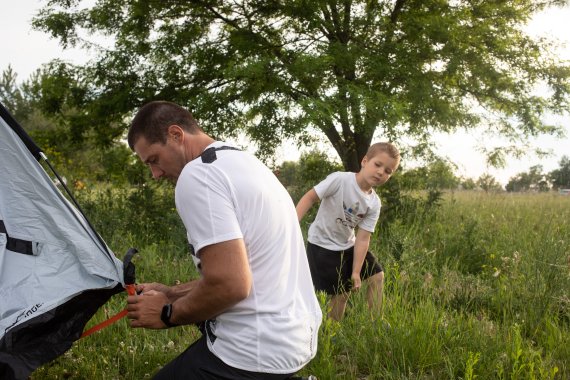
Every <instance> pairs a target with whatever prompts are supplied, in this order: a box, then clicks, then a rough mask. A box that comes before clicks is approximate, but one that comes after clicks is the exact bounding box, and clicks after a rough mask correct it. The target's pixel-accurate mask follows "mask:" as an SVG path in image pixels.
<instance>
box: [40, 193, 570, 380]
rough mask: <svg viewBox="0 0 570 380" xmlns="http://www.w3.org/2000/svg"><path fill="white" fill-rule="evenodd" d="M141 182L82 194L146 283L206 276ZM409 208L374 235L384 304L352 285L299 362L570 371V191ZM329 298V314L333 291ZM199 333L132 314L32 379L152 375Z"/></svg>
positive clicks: (164, 201)
mask: <svg viewBox="0 0 570 380" xmlns="http://www.w3.org/2000/svg"><path fill="white" fill-rule="evenodd" d="M137 191H138V192H137ZM137 191H135V192H134V193H133V192H131V191H126V190H113V191H110V192H107V191H104V192H98V193H95V192H92V193H90V194H87V195H85V196H84V197H83V199H82V202H83V204H87V205H88V206H87V207H86V209H87V211H88V213H89V216H90V218H91V219H92V221H93V222H94V224H95V225H96V226H98V227H97V228H98V229H99V228H100V230H99V232H101V234H102V235H103V237H104V238H105V239H106V240H107V242H108V243H109V245H110V246H111V247H112V248H114V249H115V251H116V252H123V251H125V250H126V249H127V248H128V247H129V246H137V247H138V248H139V250H140V254H139V257H137V259H136V265H137V276H138V280H139V281H140V282H144V281H161V282H164V283H168V284H173V283H176V282H177V281H185V280H187V279H188V278H192V277H195V276H196V273H195V271H194V269H193V264H192V263H191V259H190V258H189V255H187V253H186V251H187V249H186V242H185V236H184V229H183V228H182V226H181V224H180V221H179V220H178V219H177V216H176V212H175V210H174V209H173V207H174V205H173V203H172V199H171V196H169V195H168V194H169V190H168V189H166V190H164V189H154V188H153V189H151V190H150V191H151V193H148V194H147V193H145V192H146V191H149V190H140V189H139V190H137ZM129 202H130V203H129ZM420 214H421V215H420ZM414 215H416V217H414ZM411 216H412V217H410V215H405V216H404V215H402V216H401V217H396V218H395V219H393V220H392V221H391V223H390V224H389V225H388V226H384V227H383V228H379V229H378V230H379V231H380V230H381V231H382V233H380V232H377V233H375V234H374V235H373V241H372V247H371V249H372V250H373V251H374V252H375V253H376V254H377V256H378V257H379V260H380V261H381V263H382V264H383V266H384V268H385V272H386V283H385V301H384V308H383V316H382V317H381V318H378V317H377V316H374V317H373V316H371V315H370V312H369V310H368V308H367V306H366V302H365V297H364V294H363V293H364V292H359V293H354V294H353V295H352V296H351V299H350V303H349V308H348V310H347V314H346V316H345V318H344V320H343V321H342V322H340V323H338V322H335V321H332V320H330V319H328V318H325V319H324V320H323V325H322V328H321V331H320V336H319V348H318V353H317V356H316V358H315V359H314V360H313V361H312V362H311V363H309V365H307V366H306V368H304V369H303V371H301V373H302V374H309V373H311V374H314V375H316V376H317V377H318V378H319V379H321V380H323V379H398V380H400V379H402V380H403V379H465V380H473V379H505V380H506V379H568V378H570V294H569V291H570V223H569V221H570V197H563V196H558V195H551V194H540V195H538V194H528V195H520V194H515V195H512V194H484V193H472V192H461V193H455V194H447V195H446V196H445V197H444V198H443V200H442V202H441V204H440V206H439V207H436V208H433V209H431V211H430V212H428V213H425V212H424V213H419V212H418V213H417V214H411ZM136 218H138V220H135V219H136ZM157 221H158V223H157ZM103 231H104V232H103ZM319 299H320V302H321V306H322V308H323V311H324V313H325V314H326V312H327V299H326V297H325V296H324V294H319ZM124 306H125V296H124V295H117V296H115V297H114V298H113V299H112V300H111V301H110V302H108V303H107V304H106V305H105V307H103V308H102V309H101V310H99V312H98V313H97V314H96V316H95V317H94V318H93V320H92V321H91V322H90V325H91V324H95V323H97V322H100V321H102V320H104V319H105V318H106V317H108V316H109V315H112V314H114V313H116V312H118V311H120V310H121V309H122V308H123V307H124ZM198 335H199V333H198V331H197V329H196V328H194V327H190V326H187V327H183V328H176V329H169V330H163V331H150V330H149V331H145V330H133V329H131V328H129V327H128V325H127V322H126V321H125V320H122V321H120V322H118V323H116V324H115V325H113V326H111V327H108V328H106V329H104V330H102V331H101V332H99V333H96V334H94V335H92V336H89V337H87V338H84V339H81V340H80V341H78V342H77V343H76V344H75V345H74V347H73V348H72V349H71V350H70V351H69V352H67V353H66V354H65V355H63V356H62V357H60V358H58V359H57V360H55V361H54V362H52V363H49V364H47V365H45V366H43V367H42V368H40V369H38V370H37V371H36V372H35V373H34V374H33V376H32V379H67V378H71V379H88V378H89V379H144V378H150V377H152V374H154V373H155V372H156V370H158V369H159V368H160V367H161V366H162V365H164V364H165V363H167V362H168V361H169V360H171V359H173V358H174V357H175V356H176V355H178V354H179V353H180V352H182V351H183V350H184V349H185V348H186V347H187V346H188V345H189V344H190V343H191V342H192V341H193V340H195V339H196V338H197V337H198Z"/></svg>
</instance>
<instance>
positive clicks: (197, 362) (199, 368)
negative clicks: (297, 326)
mask: <svg viewBox="0 0 570 380" xmlns="http://www.w3.org/2000/svg"><path fill="white" fill-rule="evenodd" d="M206 339H207V338H206V335H203V336H202V337H201V338H200V339H198V340H197V341H196V342H194V343H193V344H192V345H191V346H190V347H188V348H187V349H186V351H184V352H183V353H181V354H180V355H179V356H178V357H176V358H175V359H174V360H172V361H171V362H170V363H168V364H166V365H165V366H164V368H162V369H161V370H160V371H159V372H158V373H157V374H156V375H155V376H154V377H153V380H189V379H194V380H223V379H226V380H237V379H243V380H246V379H247V380H283V379H289V378H290V377H291V376H292V375H293V374H283V375H281V374H279V375H277V374H267V373H258V372H249V371H244V370H241V369H237V368H233V367H230V366H229V365H227V364H226V363H224V362H223V361H221V360H220V359H219V358H218V357H217V356H216V355H214V354H212V353H211V352H210V350H209V349H208V346H207V343H206Z"/></svg>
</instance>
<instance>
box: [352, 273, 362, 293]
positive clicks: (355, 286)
mask: <svg viewBox="0 0 570 380" xmlns="http://www.w3.org/2000/svg"><path fill="white" fill-rule="evenodd" d="M350 278H351V280H352V290H355V291H356V290H359V289H360V286H361V285H362V280H361V279H360V273H353V274H352V276H351V277H350Z"/></svg>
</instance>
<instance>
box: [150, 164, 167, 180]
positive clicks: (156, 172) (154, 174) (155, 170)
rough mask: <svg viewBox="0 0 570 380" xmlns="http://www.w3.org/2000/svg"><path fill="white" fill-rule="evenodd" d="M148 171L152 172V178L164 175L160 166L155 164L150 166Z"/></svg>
mask: <svg viewBox="0 0 570 380" xmlns="http://www.w3.org/2000/svg"><path fill="white" fill-rule="evenodd" d="M150 172H151V173H152V178H154V179H160V177H162V176H163V175H164V171H163V170H162V169H160V168H157V167H156V166H151V167H150Z"/></svg>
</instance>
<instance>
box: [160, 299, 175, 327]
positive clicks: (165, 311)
mask: <svg viewBox="0 0 570 380" xmlns="http://www.w3.org/2000/svg"><path fill="white" fill-rule="evenodd" d="M171 315H172V304H166V305H164V306H163V307H162V312H161V313H160V319H161V320H162V322H163V323H164V324H165V325H166V326H168V327H172V326H174V325H173V324H172V323H170V316H171Z"/></svg>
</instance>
